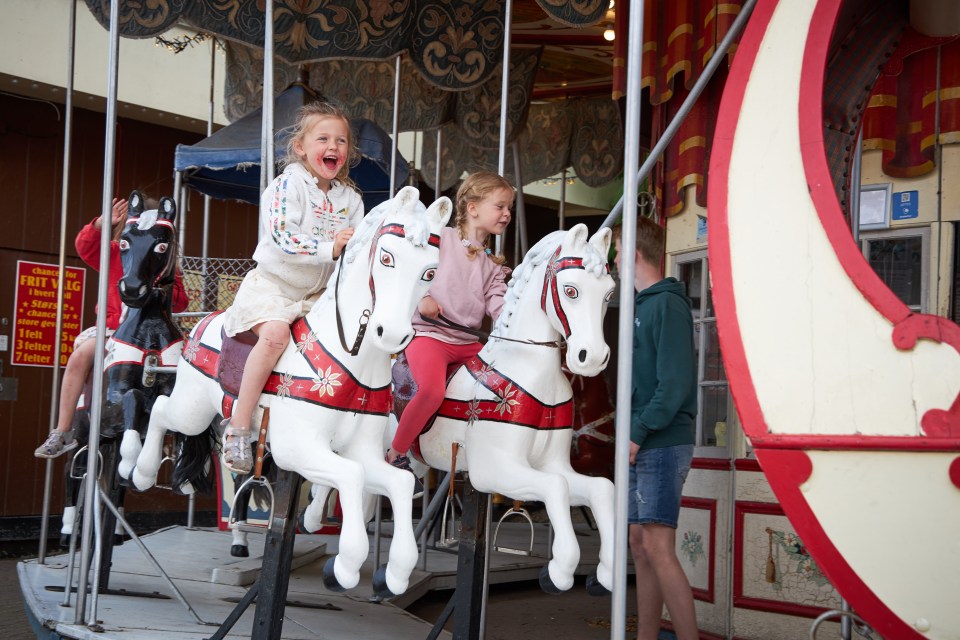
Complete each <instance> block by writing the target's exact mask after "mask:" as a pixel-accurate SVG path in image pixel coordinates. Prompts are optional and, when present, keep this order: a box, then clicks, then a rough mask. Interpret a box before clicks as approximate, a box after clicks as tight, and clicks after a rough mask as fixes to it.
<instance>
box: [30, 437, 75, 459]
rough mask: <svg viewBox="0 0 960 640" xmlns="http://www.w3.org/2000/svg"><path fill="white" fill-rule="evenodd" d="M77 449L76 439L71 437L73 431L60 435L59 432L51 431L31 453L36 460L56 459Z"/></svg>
mask: <svg viewBox="0 0 960 640" xmlns="http://www.w3.org/2000/svg"><path fill="white" fill-rule="evenodd" d="M76 448H77V439H76V438H74V437H73V431H72V430H71V431H67V432H66V433H62V432H60V431H51V432H50V435H49V436H47V439H46V441H44V443H43V444H42V445H40V446H39V447H37V450H36V451H34V452H33V455H35V456H36V457H38V458H56V457H57V456H59V455H62V454H64V453H66V452H67V451H73V450H74V449H76Z"/></svg>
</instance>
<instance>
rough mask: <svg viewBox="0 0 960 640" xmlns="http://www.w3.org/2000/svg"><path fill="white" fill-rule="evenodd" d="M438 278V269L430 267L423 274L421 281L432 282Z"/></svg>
mask: <svg viewBox="0 0 960 640" xmlns="http://www.w3.org/2000/svg"><path fill="white" fill-rule="evenodd" d="M436 277H437V268H436V267H430V268H429V269H427V270H426V271H424V272H423V276H421V277H420V279H421V280H423V281H424V282H432V281H433V279H434V278H436Z"/></svg>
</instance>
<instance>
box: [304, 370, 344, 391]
mask: <svg viewBox="0 0 960 640" xmlns="http://www.w3.org/2000/svg"><path fill="white" fill-rule="evenodd" d="M331 369H333V367H332V366H330V367H327V370H326V371H318V372H317V373H318V374H319V377H317V378H314V379H313V386H312V387H310V391H319V392H320V397H321V398H322V397H323V396H325V395H329V396H330V397H331V398H332V397H333V394H335V393H336V387H340V386H342V385H343V383H342V382H340V380H339V378H340V376H341V375H342V374H340V373H333V372H332V371H331Z"/></svg>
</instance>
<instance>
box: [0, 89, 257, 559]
mask: <svg viewBox="0 0 960 640" xmlns="http://www.w3.org/2000/svg"><path fill="white" fill-rule="evenodd" d="M104 130H105V118H104V116H103V114H101V113H97V112H93V111H87V110H84V109H82V108H75V109H74V118H73V142H72V146H71V160H70V183H69V190H68V191H69V195H70V202H71V205H70V207H69V211H68V216H67V225H66V255H67V259H66V264H67V265H68V266H80V267H82V266H84V265H83V263H82V262H81V261H80V260H79V259H78V257H77V256H76V250H75V249H74V246H73V240H74V237H75V236H76V233H77V232H78V231H79V230H80V228H81V227H82V226H83V225H84V224H86V223H87V222H89V221H90V220H91V219H93V218H94V217H95V216H97V215H99V213H100V203H101V199H102V182H103V164H104V160H103V156H104V138H105V132H104ZM201 137H202V136H199V135H197V134H194V133H188V132H184V131H180V130H177V129H172V128H167V127H162V126H158V125H153V124H147V123H143V122H139V121H136V120H129V119H121V120H120V121H119V122H118V124H117V135H116V140H117V145H116V147H117V152H116V170H115V175H116V178H115V180H114V188H113V190H112V191H113V193H114V194H116V195H118V196H123V197H126V195H128V194H129V192H130V191H131V190H132V189H134V188H138V189H141V190H142V191H144V192H145V193H148V194H150V195H153V196H163V195H172V193H173V155H174V150H175V148H176V145H177V144H193V143H195V142H197V141H198V140H199V139H200V138H201ZM63 144H64V105H62V104H55V103H51V102H43V101H37V100H30V99H26V98H20V97H16V96H11V95H8V94H3V95H0V193H2V194H3V200H2V204H0V221H2V227H0V228H2V231H0V335H7V336H10V335H11V333H12V326H11V324H12V322H13V307H14V295H15V284H16V282H15V277H16V265H17V261H18V260H29V261H34V262H42V263H49V264H54V265H56V264H57V263H58V262H59V251H60V209H61V192H62V179H63V178H62V167H63ZM187 207H188V211H187V216H188V221H189V224H188V226H187V227H186V229H187V231H188V237H187V239H186V243H185V244H186V247H185V251H184V254H185V255H200V254H201V244H202V230H203V229H202V224H203V222H202V221H203V198H202V196H199V195H197V194H193V195H192V197H191V198H190V202H189V203H188V205H187ZM256 216H257V210H256V207H253V206H251V205H247V204H242V203H235V202H225V201H213V203H212V205H211V215H210V224H211V227H210V228H211V231H210V240H209V255H210V256H214V257H225V258H248V257H250V256H251V255H252V253H253V249H254V247H255V245H256V235H257V220H256ZM96 298H97V274H96V272H95V271H93V270H92V269H87V276H86V287H85V298H84V314H83V322H82V323H81V326H82V327H88V326H92V325H93V324H94V323H95V321H96V318H95V315H94V306H95V304H96ZM5 322H6V324H4V323H5ZM11 338H12V336H11ZM10 355H11V353H10V351H9V350H8V351H3V352H0V363H2V373H0V375H2V376H5V377H14V378H16V379H17V380H18V385H19V391H18V398H17V400H16V401H0V540H2V539H10V538H11V537H16V534H12V533H11V532H13V531H20V530H22V529H23V526H22V525H23V524H24V522H28V523H30V522H32V521H33V520H37V518H36V516H37V515H38V514H40V513H41V511H42V498H43V480H44V470H45V463H44V462H43V461H42V460H38V459H37V458H34V456H33V450H34V449H35V448H36V447H37V446H38V445H39V444H40V442H42V441H43V439H44V437H45V435H46V433H47V431H48V429H49V424H50V404H51V403H50V394H51V383H52V369H50V368H48V367H26V366H16V367H13V366H11V365H10ZM62 467H63V461H62V458H61V459H58V460H57V461H56V466H55V471H54V477H55V478H56V482H55V488H54V492H53V505H52V509H53V513H59V509H60V507H61V504H62V497H61V494H62V483H61V480H60V476H61V475H62V473H61V470H62ZM214 504H215V501H214V499H213V497H209V498H206V499H201V500H200V502H199V503H198V506H199V508H200V509H213V508H214ZM127 508H128V511H131V512H136V511H138V510H143V511H154V510H160V511H164V510H166V511H182V510H185V508H186V500H185V499H184V498H182V497H175V496H171V495H170V494H169V493H168V492H162V491H156V490H154V491H150V492H147V493H145V494H138V495H135V496H132V497H129V498H128V499H127ZM28 528H29V527H28Z"/></svg>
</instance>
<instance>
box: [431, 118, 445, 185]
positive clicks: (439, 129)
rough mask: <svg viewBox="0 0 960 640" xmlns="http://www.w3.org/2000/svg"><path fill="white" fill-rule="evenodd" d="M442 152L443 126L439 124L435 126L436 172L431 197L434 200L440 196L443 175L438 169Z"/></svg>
mask: <svg viewBox="0 0 960 640" xmlns="http://www.w3.org/2000/svg"><path fill="white" fill-rule="evenodd" d="M442 152H443V126H442V125H441V126H439V127H437V154H436V158H437V166H436V173H435V174H434V182H433V199H434V200H438V199H439V198H440V192H441V191H440V178H441V177H443V176H442V173H441V171H440V169H441V165H440V156H441V155H442Z"/></svg>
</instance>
